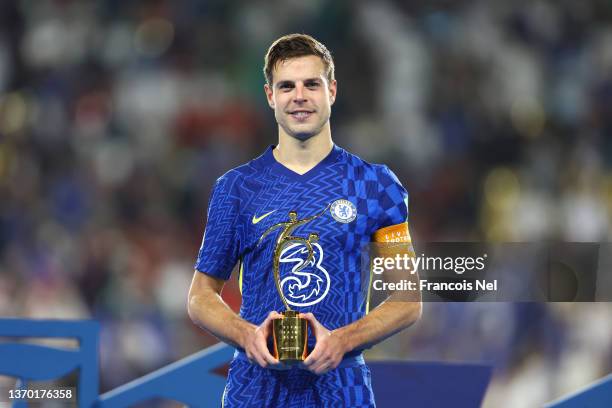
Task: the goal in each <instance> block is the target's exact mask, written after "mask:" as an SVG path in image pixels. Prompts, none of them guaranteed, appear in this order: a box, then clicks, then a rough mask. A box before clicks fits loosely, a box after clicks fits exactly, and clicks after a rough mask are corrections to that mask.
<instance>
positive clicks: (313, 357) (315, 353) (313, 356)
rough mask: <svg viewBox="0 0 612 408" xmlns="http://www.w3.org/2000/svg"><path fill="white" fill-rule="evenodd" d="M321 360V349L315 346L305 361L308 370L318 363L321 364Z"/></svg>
mask: <svg viewBox="0 0 612 408" xmlns="http://www.w3.org/2000/svg"><path fill="white" fill-rule="evenodd" d="M320 359H321V348H320V347H317V346H316V345H315V348H314V349H313V350H312V352H311V353H310V354H309V355H308V357H306V359H305V360H304V365H305V366H306V367H308V368H311V367H312V366H314V365H315V364H316V363H317V362H319V361H320Z"/></svg>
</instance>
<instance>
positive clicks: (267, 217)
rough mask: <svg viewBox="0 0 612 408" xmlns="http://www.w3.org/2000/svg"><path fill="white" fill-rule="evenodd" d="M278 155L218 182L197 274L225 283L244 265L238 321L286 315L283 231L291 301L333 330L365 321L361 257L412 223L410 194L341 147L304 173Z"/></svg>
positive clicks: (365, 281)
mask: <svg viewBox="0 0 612 408" xmlns="http://www.w3.org/2000/svg"><path fill="white" fill-rule="evenodd" d="M272 150H273V147H269V148H268V149H267V150H266V151H265V153H264V154H263V155H261V156H260V157H258V158H256V159H254V160H252V161H250V162H249V163H247V164H245V165H242V166H240V167H237V168H235V169H233V170H230V171H229V172H227V173H226V174H224V175H223V176H222V177H220V178H219V179H218V180H217V182H216V184H215V186H214V189H213V192H212V196H211V199H210V203H209V208H208V220H207V223H206V229H205V232H204V239H203V240H202V246H201V248H200V251H199V254H198V258H197V261H196V264H195V269H196V270H198V271H200V272H202V273H205V274H208V275H211V276H214V277H216V278H221V279H224V280H227V279H228V278H229V277H230V274H231V271H232V270H233V268H234V266H235V265H236V263H237V262H240V265H241V268H240V271H241V272H240V273H241V291H242V306H241V308H240V316H241V317H242V318H244V319H245V320H247V321H249V322H251V323H253V324H256V325H259V324H261V322H262V321H263V320H264V319H265V318H266V316H267V315H268V313H269V312H270V311H272V310H276V311H279V312H281V311H283V310H285V307H284V305H283V303H282V301H281V299H280V296H279V294H278V291H277V287H276V284H275V281H274V277H273V259H274V253H275V248H276V245H277V240H278V238H279V236H281V235H280V234H283V233H284V235H285V236H287V237H289V238H290V239H288V240H287V242H286V244H285V245H284V246H283V249H282V251H281V252H280V258H279V260H280V262H279V265H280V267H279V270H280V276H279V279H280V287H281V289H282V291H283V294H284V296H285V298H286V300H287V303H288V304H289V305H290V307H291V308H292V309H293V310H297V311H300V312H304V313H306V312H312V313H313V314H314V316H315V317H316V318H317V319H318V320H319V322H321V323H322V324H323V325H324V326H325V327H327V328H328V329H329V330H333V329H336V328H339V327H342V326H345V325H348V324H350V323H351V322H353V321H355V320H358V319H360V318H361V317H363V316H364V314H365V313H366V297H367V286H368V284H369V282H368V280H369V274H364V273H362V267H361V256H362V251H363V250H364V249H365V246H366V245H367V244H368V243H369V242H370V241H371V238H372V235H373V234H374V233H375V232H376V231H377V230H380V229H381V228H384V227H388V226H391V225H396V224H401V223H405V222H406V221H407V217H408V193H407V192H406V190H405V189H404V188H403V187H402V185H401V183H400V182H399V180H398V179H397V177H396V176H395V175H394V174H393V173H392V172H391V170H389V168H387V167H386V166H384V165H379V164H370V163H367V162H365V161H363V160H362V159H360V158H359V157H357V156H355V155H353V154H351V153H349V152H347V151H345V150H344V149H342V148H340V147H338V146H334V148H333V149H332V151H331V152H330V153H329V155H328V156H327V157H326V158H325V159H323V160H322V161H321V162H320V163H319V164H317V165H316V166H315V167H314V168H312V169H311V170H310V171H308V172H307V173H305V174H303V175H299V174H297V173H295V172H293V171H291V170H289V169H288V168H286V167H285V166H283V165H282V164H280V163H279V162H277V161H276V159H275V158H274V156H273V153H272ZM292 217H293V218H292ZM292 220H293V221H292ZM292 222H293V223H294V224H292ZM313 234H316V235H313ZM309 244H310V245H309ZM309 247H310V248H309ZM309 249H312V256H309V252H310V251H309ZM307 261H308V262H307ZM305 263H306V265H304V264H305ZM313 345H314V337H313V336H312V334H311V336H310V338H309V346H310V347H311V348H312V346H313Z"/></svg>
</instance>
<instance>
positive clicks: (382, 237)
mask: <svg viewBox="0 0 612 408" xmlns="http://www.w3.org/2000/svg"><path fill="white" fill-rule="evenodd" d="M379 202H380V207H381V215H380V220H379V228H378V230H376V231H375V232H374V234H373V236H372V241H373V242H379V243H402V246H401V247H397V246H392V247H389V248H380V249H381V250H382V251H383V253H384V251H385V250H389V251H390V254H396V253H398V251H399V250H400V248H403V249H402V250H405V251H407V253H408V254H409V255H410V256H414V248H413V246H412V238H411V236H410V228H409V225H408V192H407V191H406V189H405V188H404V187H403V186H402V183H400V181H399V179H398V178H397V176H396V175H395V174H394V173H393V172H392V171H391V170H390V169H389V168H388V167H386V166H382V171H381V174H380V175H379ZM403 243H405V244H407V246H404V245H403Z"/></svg>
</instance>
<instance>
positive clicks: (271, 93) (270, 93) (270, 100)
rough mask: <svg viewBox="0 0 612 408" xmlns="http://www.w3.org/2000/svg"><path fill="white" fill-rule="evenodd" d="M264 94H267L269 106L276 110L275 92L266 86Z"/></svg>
mask: <svg viewBox="0 0 612 408" xmlns="http://www.w3.org/2000/svg"><path fill="white" fill-rule="evenodd" d="M264 92H265V93H266V99H267V100H268V105H269V106H270V107H271V108H272V109H274V108H275V105H274V91H273V90H272V88H271V87H270V86H269V85H268V84H264Z"/></svg>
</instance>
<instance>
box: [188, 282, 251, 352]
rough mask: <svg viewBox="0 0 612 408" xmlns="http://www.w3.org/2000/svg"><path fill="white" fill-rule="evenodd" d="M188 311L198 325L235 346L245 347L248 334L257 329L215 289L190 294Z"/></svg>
mask: <svg viewBox="0 0 612 408" xmlns="http://www.w3.org/2000/svg"><path fill="white" fill-rule="evenodd" d="M188 312H189V317H190V318H191V320H192V321H193V322H194V323H195V324H196V325H198V326H199V327H201V328H203V329H205V330H207V331H209V332H210V333H212V334H213V335H214V336H216V337H218V338H219V339H220V340H221V341H223V342H225V343H228V344H230V345H232V346H234V347H242V348H244V342H245V338H246V336H247V334H249V333H250V332H252V331H254V330H255V329H256V326H255V325H253V324H251V323H249V322H247V321H246V320H244V319H242V318H241V317H239V316H238V315H237V314H236V313H234V311H233V310H232V309H230V307H229V306H228V305H227V304H226V303H225V302H224V301H223V299H221V296H220V295H219V294H217V293H215V292H213V291H210V292H209V293H205V294H199V295H193V296H190V297H189V307H188Z"/></svg>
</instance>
